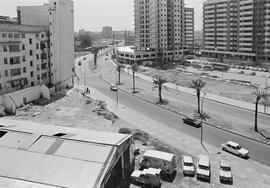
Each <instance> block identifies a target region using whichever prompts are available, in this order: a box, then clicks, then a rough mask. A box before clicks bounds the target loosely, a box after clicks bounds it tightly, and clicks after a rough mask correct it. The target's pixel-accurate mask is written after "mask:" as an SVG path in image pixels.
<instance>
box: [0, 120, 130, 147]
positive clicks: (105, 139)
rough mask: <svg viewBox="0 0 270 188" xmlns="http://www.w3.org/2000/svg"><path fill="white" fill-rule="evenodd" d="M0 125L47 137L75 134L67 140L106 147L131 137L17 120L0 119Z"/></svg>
mask: <svg viewBox="0 0 270 188" xmlns="http://www.w3.org/2000/svg"><path fill="white" fill-rule="evenodd" d="M0 125H4V126H12V127H6V129H8V130H15V131H22V132H29V133H37V134H42V135H48V136H52V135H54V134H57V133H66V134H75V135H74V136H72V137H69V138H70V139H77V140H81V141H88V142H95V143H101V144H108V145H119V144H121V143H122V141H124V140H126V139H128V138H129V137H131V135H127V134H119V133H111V132H101V131H95V130H89V129H79V128H71V127H63V126H53V125H44V124H40V123H34V122H27V123H25V122H24V121H17V120H6V119H1V121H0ZM14 125H15V126H14Z"/></svg>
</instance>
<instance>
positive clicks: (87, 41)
mask: <svg viewBox="0 0 270 188" xmlns="http://www.w3.org/2000/svg"><path fill="white" fill-rule="evenodd" d="M78 40H79V41H80V47H81V48H87V47H90V46H91V45H92V44H93V38H92V37H91V36H90V35H88V34H80V35H79V36H78Z"/></svg>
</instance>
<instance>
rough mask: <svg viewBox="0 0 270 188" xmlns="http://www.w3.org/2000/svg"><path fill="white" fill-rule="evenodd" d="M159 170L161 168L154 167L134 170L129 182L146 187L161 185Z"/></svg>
mask: <svg viewBox="0 0 270 188" xmlns="http://www.w3.org/2000/svg"><path fill="white" fill-rule="evenodd" d="M160 172H161V169H155V168H148V169H144V170H135V171H134V172H133V173H132V174H131V177H130V179H131V183H133V184H135V185H136V184H139V185H142V186H147V187H160V186H161V177H160Z"/></svg>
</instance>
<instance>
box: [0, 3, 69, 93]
mask: <svg viewBox="0 0 270 188" xmlns="http://www.w3.org/2000/svg"><path fill="white" fill-rule="evenodd" d="M17 13H18V22H17V23H12V24H11V23H0V94H5V93H9V92H13V91H16V90H19V89H24V88H27V87H32V86H36V85H39V84H46V85H47V86H55V88H56V89H60V88H61V87H63V86H64V87H66V86H72V84H73V77H74V40H73V36H74V34H73V31H74V24H73V2H72V1H70V0H50V3H49V4H45V5H44V6H33V7H31V6H26V7H24V6H22V7H18V10H17ZM35 13H36V14H37V15H36V16H35Z"/></svg>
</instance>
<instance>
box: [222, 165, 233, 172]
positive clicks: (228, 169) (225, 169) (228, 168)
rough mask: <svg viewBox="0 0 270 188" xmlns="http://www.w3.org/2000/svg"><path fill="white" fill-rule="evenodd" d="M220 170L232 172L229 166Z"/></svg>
mask: <svg viewBox="0 0 270 188" xmlns="http://www.w3.org/2000/svg"><path fill="white" fill-rule="evenodd" d="M220 169H221V170H223V171H231V167H229V166H221V167H220Z"/></svg>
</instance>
